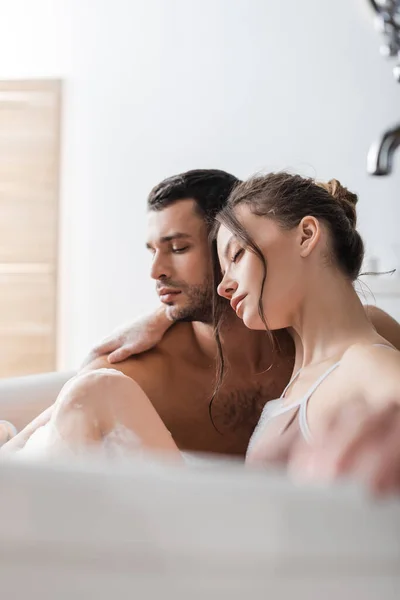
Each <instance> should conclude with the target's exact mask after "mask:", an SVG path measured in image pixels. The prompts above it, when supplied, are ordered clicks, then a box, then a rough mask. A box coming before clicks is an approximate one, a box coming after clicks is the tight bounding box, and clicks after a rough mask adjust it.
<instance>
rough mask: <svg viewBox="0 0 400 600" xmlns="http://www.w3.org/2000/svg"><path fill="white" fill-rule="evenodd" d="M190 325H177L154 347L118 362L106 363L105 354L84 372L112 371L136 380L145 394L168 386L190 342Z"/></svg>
mask: <svg viewBox="0 0 400 600" xmlns="http://www.w3.org/2000/svg"><path fill="white" fill-rule="evenodd" d="M192 335H193V333H192V328H191V324H190V323H177V324H176V325H174V326H173V327H171V329H170V330H169V331H168V332H167V333H166V334H165V336H164V337H163V339H162V340H161V341H160V343H159V344H157V346H155V347H154V348H152V349H151V350H148V351H147V352H143V354H138V355H135V356H131V357H129V358H128V359H126V360H124V361H122V362H120V363H113V364H111V363H109V362H108V357H107V355H104V356H100V357H98V358H96V359H95V360H93V361H92V362H91V363H89V364H88V365H87V366H86V367H85V369H84V370H85V371H86V370H97V369H104V368H106V369H116V370H118V371H120V372H121V373H124V375H127V376H128V377H130V378H131V379H133V380H134V381H136V382H137V383H138V384H139V385H140V387H142V388H143V389H144V390H145V391H147V390H148V389H149V388H154V386H156V387H158V386H159V385H164V384H166V383H168V381H169V379H170V376H171V373H172V372H173V371H174V370H175V369H174V368H175V367H176V366H179V363H180V361H181V360H182V359H183V357H184V356H185V352H187V351H188V344H190V343H191V339H192Z"/></svg>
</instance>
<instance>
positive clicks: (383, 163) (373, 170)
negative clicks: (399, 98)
mask: <svg viewBox="0 0 400 600" xmlns="http://www.w3.org/2000/svg"><path fill="white" fill-rule="evenodd" d="M398 146H400V124H399V125H396V127H393V128H392V129H387V130H386V131H385V132H384V133H383V135H382V136H381V137H380V138H379V139H378V140H376V141H375V142H374V143H373V144H372V145H371V147H370V149H369V152H368V156H367V171H368V173H369V174H370V175H389V173H391V172H392V166H393V155H394V153H395V151H396V149H397V148H398Z"/></svg>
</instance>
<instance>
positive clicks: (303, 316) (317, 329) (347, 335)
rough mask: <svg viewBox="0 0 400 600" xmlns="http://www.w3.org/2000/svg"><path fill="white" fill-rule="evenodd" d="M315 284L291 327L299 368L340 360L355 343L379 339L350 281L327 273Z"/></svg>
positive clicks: (310, 286) (307, 294)
mask: <svg viewBox="0 0 400 600" xmlns="http://www.w3.org/2000/svg"><path fill="white" fill-rule="evenodd" d="M313 282H314V285H313V283H311V284H309V285H308V286H307V292H306V297H305V298H304V301H303V303H302V306H301V308H300V310H299V311H298V313H297V315H295V316H294V318H293V322H292V324H291V326H292V328H293V338H294V341H295V345H296V366H298V367H299V368H300V367H301V366H303V367H304V366H307V365H308V364H311V363H318V362H323V361H325V360H326V359H328V358H331V357H332V358H334V357H336V356H337V357H340V356H341V355H342V354H343V352H345V350H346V349H347V348H348V347H349V346H350V345H351V344H352V343H354V342H358V341H363V340H365V341H369V340H371V341H372V340H373V337H374V335H375V336H376V333H375V330H374V329H373V327H372V325H371V323H370V322H369V320H368V318H367V316H366V314H365V311H364V308H363V306H362V304H361V302H360V299H359V298H358V296H357V294H356V292H355V290H354V288H353V285H352V283H351V282H350V281H348V280H347V279H345V278H344V277H343V276H342V275H341V274H340V273H336V272H334V271H331V270H330V269H329V270H328V269H327V270H325V271H323V272H322V273H321V276H320V277H319V278H314V279H313ZM298 355H299V356H301V360H300V359H299V358H298Z"/></svg>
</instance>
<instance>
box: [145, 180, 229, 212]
mask: <svg viewBox="0 0 400 600" xmlns="http://www.w3.org/2000/svg"><path fill="white" fill-rule="evenodd" d="M239 183H240V181H239V179H237V177H235V176H234V175H230V173H226V171H219V170H218V169H195V170H193V171H186V173H181V174H179V175H173V176H172V177H168V178H167V179H164V180H163V181H162V182H161V183H159V184H158V185H156V186H155V187H154V188H153V189H152V190H151V192H150V194H149V197H148V199H147V207H148V208H149V210H162V209H164V208H166V207H167V206H170V205H171V204H173V203H174V202H177V201H178V200H184V199H186V198H193V200H194V201H195V202H196V204H197V207H198V209H199V211H200V213H201V215H202V216H204V217H205V218H206V219H207V220H209V221H213V220H214V217H215V215H216V214H217V213H218V212H219V211H220V210H221V209H222V208H223V207H224V206H225V204H226V202H227V200H228V197H229V195H230V193H231V191H232V190H233V188H234V187H235V186H236V185H237V184H239Z"/></svg>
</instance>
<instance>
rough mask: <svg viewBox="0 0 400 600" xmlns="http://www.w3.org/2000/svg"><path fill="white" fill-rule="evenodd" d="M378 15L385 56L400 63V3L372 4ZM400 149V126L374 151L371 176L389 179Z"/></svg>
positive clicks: (399, 76) (398, 73)
mask: <svg viewBox="0 0 400 600" xmlns="http://www.w3.org/2000/svg"><path fill="white" fill-rule="evenodd" d="M368 1H369V4H370V5H371V6H372V8H373V10H374V12H375V25H376V28H377V29H378V31H379V32H380V33H381V34H383V36H384V40H385V43H384V44H383V45H382V46H381V48H380V50H381V54H382V55H383V56H385V57H387V58H395V57H397V59H398V60H399V59H400V0H368ZM393 75H394V77H395V79H396V80H397V81H398V82H400V63H397V65H395V66H394V68H393ZM398 146H400V124H398V125H396V126H395V127H393V128H391V129H387V130H386V131H385V132H384V133H383V134H382V135H381V137H380V138H379V139H378V140H376V141H375V142H374V143H373V144H372V145H371V147H370V149H369V152H368V156H367V171H368V173H370V174H371V175H389V173H391V172H392V166H393V156H394V153H395V151H396V149H397V148H398Z"/></svg>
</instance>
